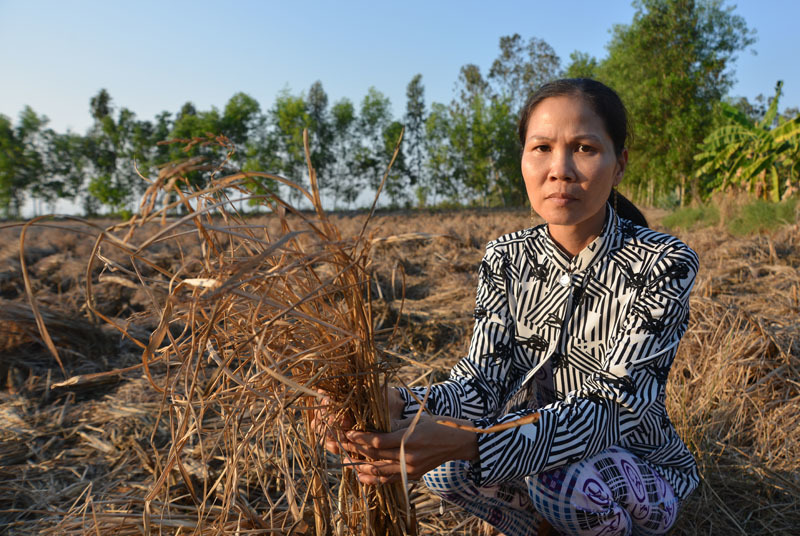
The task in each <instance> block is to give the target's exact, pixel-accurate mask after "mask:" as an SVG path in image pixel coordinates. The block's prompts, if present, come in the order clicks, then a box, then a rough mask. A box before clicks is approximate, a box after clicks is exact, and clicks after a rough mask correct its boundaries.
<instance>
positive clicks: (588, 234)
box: [547, 210, 606, 257]
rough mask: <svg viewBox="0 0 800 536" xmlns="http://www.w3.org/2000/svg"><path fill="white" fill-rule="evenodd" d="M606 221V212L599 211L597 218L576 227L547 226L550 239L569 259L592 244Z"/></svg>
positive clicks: (594, 217)
mask: <svg viewBox="0 0 800 536" xmlns="http://www.w3.org/2000/svg"><path fill="white" fill-rule="evenodd" d="M605 221H606V211H605V210H601V211H600V212H598V214H597V216H593V217H592V218H590V219H589V220H586V221H583V222H581V223H578V224H577V225H553V224H547V231H548V232H549V233H550V238H551V239H552V240H553V242H555V244H556V245H557V246H558V247H559V248H561V250H562V251H563V252H564V253H566V254H568V255H569V256H571V257H575V256H576V255H577V254H578V253H580V252H581V251H583V249H584V248H585V247H586V246H588V245H589V244H591V243H592V242H594V240H595V238H597V237H598V236H600V233H602V232H603V224H604V223H605Z"/></svg>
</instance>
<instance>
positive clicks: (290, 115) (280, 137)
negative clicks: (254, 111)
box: [268, 89, 311, 201]
mask: <svg viewBox="0 0 800 536" xmlns="http://www.w3.org/2000/svg"><path fill="white" fill-rule="evenodd" d="M268 124H269V126H270V131H269V134H268V136H269V146H270V148H271V150H272V152H273V154H272V162H271V166H270V167H271V169H274V170H276V171H277V172H278V173H281V174H282V175H285V176H286V178H288V179H290V180H292V181H294V182H296V183H297V184H299V185H301V186H307V184H308V183H307V180H306V179H305V177H306V176H307V175H308V166H307V165H306V157H305V151H304V148H303V130H304V129H306V128H308V127H309V126H310V124H311V118H310V117H309V115H308V109H307V105H306V100H305V97H304V96H303V95H302V94H301V95H292V94H291V93H290V92H289V90H288V89H285V90H283V91H282V92H281V93H280V94H279V95H278V97H277V99H276V100H275V104H274V105H273V107H272V109H271V110H270V111H269V113H268ZM289 197H290V198H291V199H293V200H294V201H299V200H300V199H301V197H300V194H299V193H298V192H297V191H296V190H295V189H293V188H292V189H290V191H289Z"/></svg>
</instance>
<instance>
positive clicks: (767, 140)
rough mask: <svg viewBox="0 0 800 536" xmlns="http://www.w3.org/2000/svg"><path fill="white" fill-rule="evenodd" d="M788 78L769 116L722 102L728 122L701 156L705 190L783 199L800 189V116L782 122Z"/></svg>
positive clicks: (700, 173) (711, 137)
mask: <svg viewBox="0 0 800 536" xmlns="http://www.w3.org/2000/svg"><path fill="white" fill-rule="evenodd" d="M782 86H783V82H780V81H779V82H778V84H777V85H776V87H775V97H774V98H773V99H772V102H771V104H770V107H769V109H768V110H767V111H766V113H765V115H764V117H763V118H762V119H761V120H760V121H758V122H753V120H752V119H751V118H749V117H748V116H747V115H745V113H743V112H742V111H741V110H739V109H738V108H735V107H734V106H732V105H730V104H728V103H726V102H722V103H720V110H721V115H722V117H723V118H724V120H723V124H722V126H720V127H718V128H717V129H716V130H714V131H713V132H711V133H710V134H709V135H708V136H707V137H706V138H705V140H703V143H702V145H701V146H700V152H699V153H698V154H697V155H695V157H694V158H695V160H697V161H698V165H699V167H698V169H697V172H696V174H695V176H696V177H697V178H698V179H699V180H700V184H701V186H702V190H703V193H704V194H705V195H709V194H711V193H713V192H721V191H726V190H729V189H731V188H738V189H741V190H745V191H747V192H750V193H751V194H752V195H754V196H755V197H758V198H761V199H765V200H769V201H772V202H774V203H777V202H778V201H780V200H781V199H783V198H785V197H788V196H790V195H792V193H794V192H796V191H797V190H798V157H800V115H798V116H795V117H793V118H791V119H789V120H786V121H783V122H781V123H778V124H777V125H775V123H776V118H777V115H778V101H779V99H780V96H781V89H782Z"/></svg>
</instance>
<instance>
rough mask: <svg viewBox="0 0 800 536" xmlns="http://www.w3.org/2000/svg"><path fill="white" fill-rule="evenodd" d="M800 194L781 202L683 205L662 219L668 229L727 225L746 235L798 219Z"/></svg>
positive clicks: (751, 201)
mask: <svg viewBox="0 0 800 536" xmlns="http://www.w3.org/2000/svg"><path fill="white" fill-rule="evenodd" d="M797 211H798V206H797V198H791V199H787V200H785V201H781V202H780V203H769V202H767V201H763V200H760V199H756V200H749V201H747V202H745V203H741V204H732V205H731V204H727V203H723V206H721V207H720V206H719V205H717V204H709V205H703V206H700V207H686V208H680V209H678V210H676V211H675V212H673V213H671V214H669V215H667V216H665V217H664V219H663V220H662V223H663V224H664V226H666V227H667V228H669V229H687V230H688V229H699V228H703V227H713V226H715V225H720V224H722V225H724V227H725V228H726V229H727V230H728V231H729V232H730V233H731V234H733V235H736V236H747V235H751V234H757V233H761V232H764V231H769V230H772V229H775V228H776V227H779V226H781V225H785V224H787V223H794V222H795V221H797Z"/></svg>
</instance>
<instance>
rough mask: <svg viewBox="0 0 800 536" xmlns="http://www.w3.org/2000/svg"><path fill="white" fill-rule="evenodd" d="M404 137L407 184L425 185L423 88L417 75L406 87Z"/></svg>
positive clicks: (420, 76)
mask: <svg viewBox="0 0 800 536" xmlns="http://www.w3.org/2000/svg"><path fill="white" fill-rule="evenodd" d="M406 99H407V100H406V115H405V123H406V125H405V127H406V130H405V135H404V140H403V143H404V145H405V147H406V150H405V153H406V155H407V156H408V173H409V183H410V185H412V186H414V185H416V184H417V183H419V184H420V186H423V185H424V184H425V182H426V181H425V179H424V177H423V175H422V172H423V165H424V163H425V86H423V85H422V75H421V74H417V75H415V76H414V78H412V79H411V82H409V83H408V86H407V87H406Z"/></svg>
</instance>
